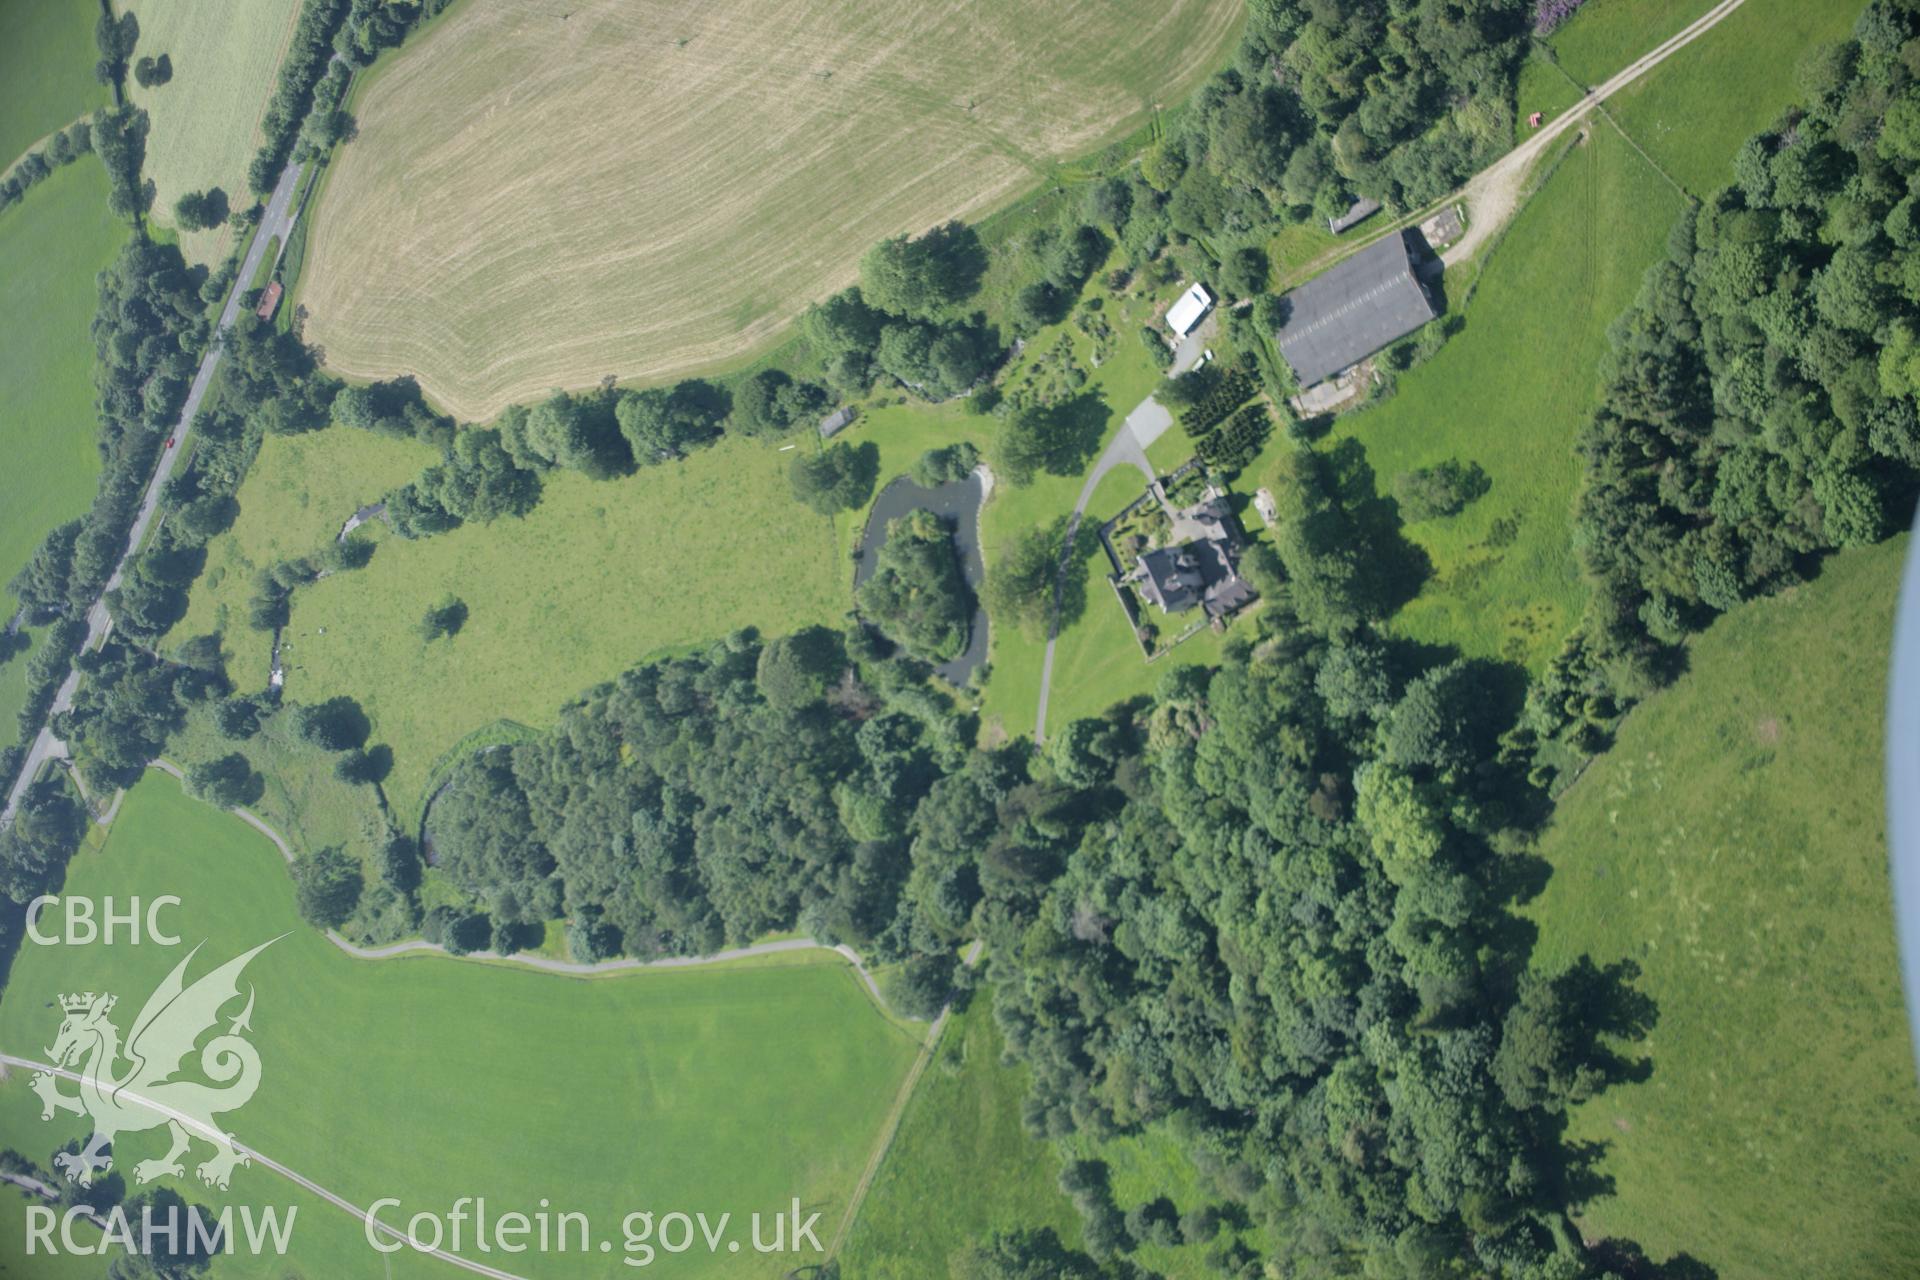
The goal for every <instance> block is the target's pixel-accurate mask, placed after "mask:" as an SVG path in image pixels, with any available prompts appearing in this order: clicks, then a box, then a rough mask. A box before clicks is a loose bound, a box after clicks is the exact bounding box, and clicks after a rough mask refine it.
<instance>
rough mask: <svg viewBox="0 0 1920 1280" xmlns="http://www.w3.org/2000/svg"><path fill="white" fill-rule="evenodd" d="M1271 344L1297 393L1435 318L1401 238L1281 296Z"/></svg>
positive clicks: (1385, 240)
mask: <svg viewBox="0 0 1920 1280" xmlns="http://www.w3.org/2000/svg"><path fill="white" fill-rule="evenodd" d="M1287 301H1288V302H1289V303H1290V304H1291V306H1290V308H1289V310H1288V312H1287V322H1286V323H1285V324H1284V325H1282V326H1281V327H1280V331H1279V333H1277V334H1275V335H1274V337H1275V338H1276V339H1277V340H1278V342H1279V344H1280V354H1281V355H1283V356H1285V357H1286V358H1287V363H1288V364H1290V365H1292V366H1293V372H1294V374H1295V376H1297V377H1298V378H1299V379H1300V385H1301V386H1303V387H1310V386H1312V385H1313V384H1314V383H1316V382H1319V381H1320V380H1321V379H1323V378H1328V377H1331V376H1332V375H1334V374H1336V373H1338V372H1340V371H1341V370H1342V369H1344V368H1346V367H1347V366H1348V365H1351V364H1355V363H1357V362H1359V361H1361V360H1364V359H1366V358H1367V357H1368V356H1370V355H1372V354H1373V353H1374V352H1376V351H1378V350H1379V349H1380V348H1382V347H1384V346H1386V345H1387V344H1389V343H1391V342H1393V341H1395V340H1396V339H1399V338H1403V337H1405V336H1406V335H1407V334H1409V333H1412V332H1413V331H1414V330H1415V329H1418V328H1419V327H1420V326H1421V325H1423V324H1425V323H1426V322H1427V321H1429V320H1431V319H1433V318H1434V316H1436V315H1438V314H1439V312H1437V311H1436V310H1435V309H1434V305H1433V299H1432V298H1430V297H1428V296H1427V291H1426V290H1425V289H1424V288H1422V287H1421V285H1420V281H1419V279H1418V277H1417V276H1416V275H1415V272H1414V261H1413V252H1412V247H1411V244H1410V242H1409V241H1408V238H1407V233H1406V232H1404V231H1401V232H1396V233H1394V234H1393V235H1390V236H1387V237H1385V238H1383V239H1381V240H1378V241H1375V242H1374V243H1373V244H1370V245H1368V246H1367V247H1366V248H1364V249H1362V250H1361V251H1360V252H1358V253H1356V254H1354V255H1353V256H1352V257H1351V258H1348V259H1347V260H1346V261H1345V262H1342V263H1340V264H1339V265H1338V266H1336V267H1334V268H1333V269H1332V270H1331V271H1328V272H1326V273H1325V274H1323V275H1318V276H1315V277H1314V278H1313V279H1311V280H1309V281H1307V282H1306V283H1305V284H1303V285H1301V286H1300V287H1299V288H1298V289H1295V290H1294V291H1293V292H1292V293H1289V294H1288V295H1287Z"/></svg>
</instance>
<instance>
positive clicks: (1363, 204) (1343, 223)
mask: <svg viewBox="0 0 1920 1280" xmlns="http://www.w3.org/2000/svg"><path fill="white" fill-rule="evenodd" d="M1378 212H1380V202H1379V201H1378V200H1372V199H1369V198H1368V197H1366V196H1361V197H1360V198H1359V199H1358V200H1355V201H1354V202H1353V203H1352V204H1351V205H1349V206H1348V207H1347V211H1346V212H1345V213H1343V214H1341V215H1340V216H1339V217H1337V218H1328V219H1327V230H1329V231H1331V232H1333V234H1335V235H1339V234H1340V233H1341V232H1342V231H1345V230H1346V229H1347V228H1348V227H1351V226H1353V225H1354V224H1355V223H1357V222H1364V221H1366V220H1367V219H1368V218H1371V217H1372V216H1373V215H1374V214H1376V213H1378Z"/></svg>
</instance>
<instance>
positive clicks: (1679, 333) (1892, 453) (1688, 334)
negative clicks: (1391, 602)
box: [1527, 0, 1920, 768]
mask: <svg viewBox="0 0 1920 1280" xmlns="http://www.w3.org/2000/svg"><path fill="white" fill-rule="evenodd" d="M1916 37H1920V5H1916V4H1914V3H1913V0H1874V3H1872V4H1870V5H1869V6H1868V7H1867V9H1866V11H1865V12H1864V13H1863V14H1862V15H1861V17H1860V20H1859V23H1858V25H1857V26H1856V28H1855V31H1854V35H1853V37H1852V38H1851V39H1848V40H1845V41H1841V42H1839V43H1837V44H1832V45H1826V46H1821V47H1818V48H1815V49H1812V50H1810V51H1809V52H1808V53H1807V54H1806V55H1805V57H1804V58H1803V59H1802V61H1801V64H1800V68H1799V84H1800V89H1801V92H1802V94H1803V96H1804V105H1802V106H1797V107H1794V108H1792V109H1791V110H1789V111H1788V112H1786V113H1785V114H1784V115H1783V116H1782V118H1781V119H1780V120H1779V121H1778V122H1777V123H1776V124H1775V125H1774V126H1773V127H1771V128H1769V129H1768V130H1766V131H1765V132H1763V133H1761V134H1759V135H1757V136H1755V137H1754V138H1752V139H1750V140H1748V142H1747V143H1746V144H1745V145H1744V146H1743V147H1742V148H1741V149H1740V152H1739V154H1738V156H1737V158H1736V160H1735V163H1734V174H1735V182H1734V184H1733V185H1732V186H1730V187H1728V188H1726V189H1724V190H1722V191H1720V192H1718V193H1717V194H1716V195H1715V196H1714V197H1713V198H1712V199H1710V200H1708V201H1707V202H1706V204H1705V205H1704V206H1702V207H1701V208H1699V209H1698V210H1696V211H1693V212H1690V213H1688V214H1687V215H1686V216H1685V217H1684V218H1683V219H1682V220H1681V222H1680V223H1679V225H1678V226H1677V227H1676V228H1675V229H1674V232H1673V234H1672V236H1671V238H1670V241H1669V244H1668V252H1667V255H1666V258H1665V259H1664V260H1663V261H1662V262H1660V263H1659V264H1657V265H1656V266H1655V267H1654V268H1653V269H1652V270H1651V271H1650V272H1649V273H1648V275H1647V278H1646V282H1645V284H1644V285H1643V287H1642V290H1641V294H1640V298H1639V300H1638V302H1637V303H1636V304H1635V306H1634V307H1633V309H1632V310H1631V311H1629V312H1628V313H1627V314H1626V315H1625V316H1623V317H1622V318H1621V319H1620V320H1619V321H1618V322H1617V323H1616V324H1615V326H1614V329H1613V331H1612V338H1613V347H1614V350H1613V355H1612V358H1611V361H1610V363H1609V366H1608V368H1607V371H1606V386H1605V395H1604V400H1603V402H1602V404H1601V406H1600V408H1599V409H1598V410H1597V411H1596V412H1595V414H1594V416H1593V419H1592V421H1591V423H1590V424H1589V425H1588V427H1587V429H1586V431H1585V433H1584V436H1583V438H1582V441H1581V449H1582V452H1583V455H1584V457H1585V460H1586V476H1585V480H1584V483H1583V486H1582V490H1581V494H1580V498H1579V509H1578V514H1577V539H1576V541H1577V545H1578V548H1579V551H1580V555H1581V558H1582V561H1583V563H1584V565H1585V568H1586V570H1587V573H1588V575H1589V577H1590V579H1591V580H1592V583H1593V588H1594V590H1593V596H1592V599H1591V603H1590V605H1589V607H1588V609H1587V612H1586V615H1585V618H1584V620H1583V623H1582V625H1581V627H1580V628H1579V630H1578V631H1577V632H1576V634H1575V635H1574V636H1573V637H1571V639H1570V640H1569V642H1568V645H1567V648H1566V650H1565V651H1564V652H1563V653H1562V654H1561V655H1560V658H1559V659H1558V661H1556V662H1555V664H1554V667H1553V670H1552V671H1551V672H1550V673H1549V675H1548V678H1546V679H1545V680H1543V681H1541V682H1540V683H1539V685H1538V687H1537V688H1536V691H1535V696H1534V697H1533V699H1532V700H1531V702H1530V704H1529V709H1528V715H1527V729H1528V732H1529V734H1531V735H1532V737H1531V741H1532V742H1533V743H1535V744H1536V745H1537V746H1538V747H1539V748H1540V754H1541V759H1542V761H1543V768H1545V767H1550V766H1551V765H1552V764H1554V763H1567V762H1569V761H1570V759H1573V758H1577V756H1578V755H1579V754H1580V753H1584V752H1585V751H1588V750H1591V749H1593V748H1595V747H1597V746H1598V745H1600V744H1601V743H1602V742H1604V740H1605V729H1606V725H1607V724H1608V722H1609V721H1610V720H1611V719H1612V718H1613V717H1614V716H1616V715H1617V714H1618V713H1619V712H1620V711H1621V710H1622V709H1623V708H1624V707H1625V706H1627V705H1629V704H1630V703H1631V702H1632V701H1634V700H1636V699H1638V698H1640V697H1642V696H1644V695H1645V694H1646V693H1648V692H1649V691H1651V690H1652V689H1654V688H1656V687H1658V686H1659V685H1660V684H1661V683H1663V682H1664V681H1665V680H1666V679H1667V678H1668V677H1669V676H1670V675H1671V673H1672V672H1673V671H1674V670H1675V669H1676V665H1677V645H1678V644H1679V643H1680V641H1682V640H1683V639H1684V638H1685V637H1686V636H1687V635H1688V634H1689V633H1691V632H1693V631H1695V630H1697V629H1699V628H1700V627H1702V626H1704V625H1706V623H1707V622H1709V621H1710V620H1711V619H1712V618H1713V617H1714V616H1716V615H1717V614H1719V613H1721V612H1723V611H1725V610H1728V609H1732V608H1734V607H1736V606H1737V605H1738V604H1740V603H1741V602H1742V601H1743V600H1746V599H1749V598H1751V597H1753V596H1756V595H1762V594H1766V593H1769V592H1772V591H1776V590H1779V589H1780V588H1782V587H1784V586H1787V585H1789V584H1791V583H1793V582H1796V581H1799V580H1801V578H1802V577H1804V576H1805V575H1806V574H1807V573H1808V572H1809V571H1810V570H1811V569H1812V567H1813V566H1814V564H1815V563H1816V561H1817V559H1818V557H1819V556H1820V555H1822V554H1823V553H1825V552H1827V551H1829V550H1831V549H1834V548H1838V547H1847V546H1856V545H1860V544H1864V543H1871V542H1875V541H1878V540H1879V539H1881V538H1884V537H1886V536H1887V535H1888V534H1889V533H1891V532H1893V531H1894V530H1896V529H1897V528H1899V527H1902V526H1904V525H1905V523H1906V522H1907V521H1908V519H1909V518H1910V517H1911V514H1912V511H1913V504H1914V495H1915V491H1916V490H1915V466H1916V464H1920V415H1917V414H1916V406H1915V392H1916V390H1917V389H1920V376H1917V374H1920V362H1916V361H1915V359H1914V352H1915V350H1916V341H1920V340H1917V339H1916V335H1920V214H1917V213H1916V210H1917V209H1920V204H1916V197H1915V195H1914V192H1915V190H1916V189H1920V77H1917V75H1916V72H1920V67H1916V63H1915V59H1914V57H1913V53H1912V50H1913V49H1914V48H1915V45H1914V41H1915V39H1916ZM1567 746H1570V747H1571V748H1573V755H1572V756H1569V755H1568V754H1567V752H1566V751H1565V749H1564V748H1565V747H1567Z"/></svg>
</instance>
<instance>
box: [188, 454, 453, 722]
mask: <svg viewBox="0 0 1920 1280" xmlns="http://www.w3.org/2000/svg"><path fill="white" fill-rule="evenodd" d="M437 461H439V455H438V454H437V453H435V452H434V451H433V450H432V449H429V448H427V447H426V446H424V445H421V444H417V443H415V442H414V441H411V440H394V439H391V438H389V437H386V436H379V435H374V434H373V433H371V432H367V431H356V430H353V429H351V428H345V427H335V428H332V429H330V430H326V431H317V432H312V433H309V434H307V435H299V436H274V435H270V436H267V437H266V438H265V439H264V440H263V441H262V442H261V445H260V454H259V457H258V458H256V459H255V460H254V464H253V467H252V468H251V469H250V470H249V471H248V472H247V478H246V479H245V480H244V481H243V482H242V483H241V486H240V492H239V494H238V495H237V500H238V502H239V504H240V514H239V516H238V517H237V518H236V519H235V520H234V522H233V528H231V529H229V530H227V531H226V532H225V533H223V534H220V535H218V536H217V537H215V538H214V539H213V541H212V542H210V543H209V544H208V545H207V564H206V568H205V569H204V570H202V571H201V575H200V578H199V580H198V581H196V582H195V583H194V584H193V592H192V596H191V598H190V601H189V603H188V606H187V613H186V616H185V617H183V618H182V619H181V620H180V621H179V622H178V623H177V624H176V625H175V626H174V629H173V631H172V633H171V634H170V635H169V636H168V637H167V643H168V644H178V643H179V642H180V641H182V640H185V639H187V638H188V637H189V636H198V635H206V634H207V633H208V632H212V631H218V632H219V633H220V634H221V644H222V648H223V649H224V650H225V651H226V654H227V674H228V675H229V676H231V677H232V678H233V682H234V684H235V685H236V686H237V687H239V688H241V689H248V690H255V689H264V688H265V687H266V684H267V676H268V674H269V672H270V671H271V669H272V665H273V636H272V634H271V633H269V632H265V631H254V630H252V629H251V628H250V627H248V626H247V602H248V600H249V599H251V598H252V596H253V582H254V575H255V574H256V573H257V572H258V571H259V570H261V569H265V568H268V567H270V566H272V565H273V564H274V563H276V562H277V561H281V560H290V559H293V558H295V557H297V556H310V555H313V554H314V553H316V552H318V551H319V550H320V549H321V548H322V547H324V546H325V545H326V544H327V543H329V542H331V541H332V540H333V539H334V538H335V537H336V536H337V535H338V534H339V532H340V526H341V525H342V524H344V523H345V522H346V520H347V517H348V516H351V515H352V514H353V513H354V512H355V511H358V510H359V509H360V508H361V507H362V506H364V505H366V504H367V503H370V502H375V501H378V500H379V499H380V497H381V496H382V495H384V494H385V493H387V492H388V491H389V490H391V489H394V488H396V487H397V486H399V485H403V484H405V483H406V482H407V481H409V480H411V479H413V478H414V477H415V476H417V475H419V474H420V470H421V468H423V467H425V466H428V465H430V464H431V463H434V462H437ZM362 536H365V535H362ZM424 607H425V606H424V605H423V606H422V608H424Z"/></svg>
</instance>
